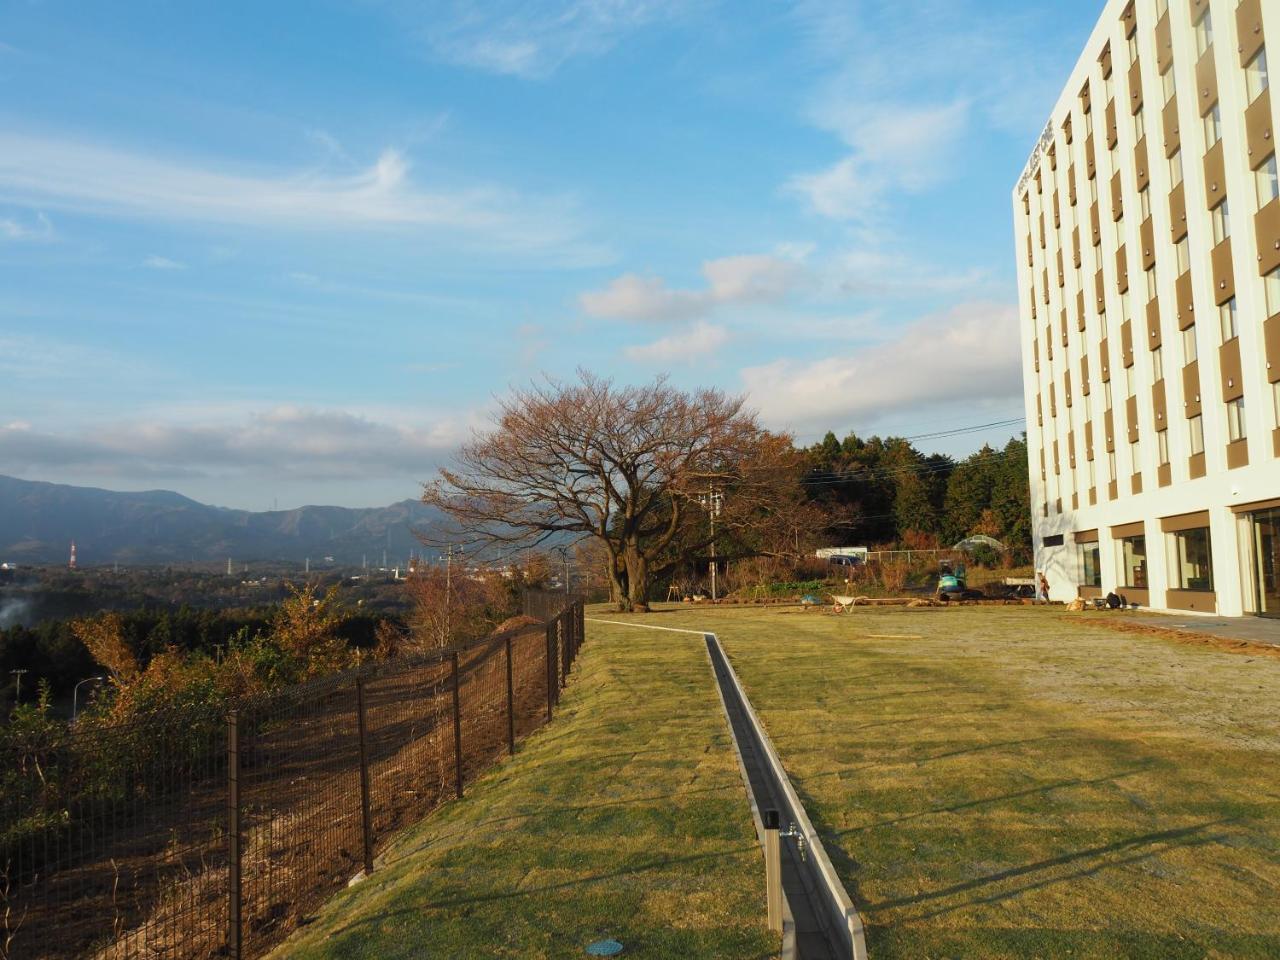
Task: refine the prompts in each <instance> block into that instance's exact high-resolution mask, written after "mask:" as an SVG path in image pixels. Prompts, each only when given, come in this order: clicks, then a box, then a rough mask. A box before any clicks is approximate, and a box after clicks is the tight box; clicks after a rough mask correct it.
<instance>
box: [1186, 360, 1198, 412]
mask: <svg viewBox="0 0 1280 960" xmlns="http://www.w3.org/2000/svg"><path fill="white" fill-rule="evenodd" d="M1201 412H1202V410H1201V404H1200V361H1199V360H1193V361H1191V362H1190V363H1188V364H1187V365H1186V366H1185V367H1183V368H1182V413H1183V416H1185V417H1186V418H1187V419H1188V420H1190V419H1191V418H1192V417H1198V416H1200V414H1201Z"/></svg>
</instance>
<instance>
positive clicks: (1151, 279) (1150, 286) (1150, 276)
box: [1147, 267, 1156, 303]
mask: <svg viewBox="0 0 1280 960" xmlns="http://www.w3.org/2000/svg"><path fill="white" fill-rule="evenodd" d="M1155 298H1156V268H1155V267H1152V268H1151V269H1150V270H1148V271H1147V302H1148V303H1150V302H1151V301H1152V300H1154V299H1155Z"/></svg>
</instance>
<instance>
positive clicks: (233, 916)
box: [227, 710, 243, 960]
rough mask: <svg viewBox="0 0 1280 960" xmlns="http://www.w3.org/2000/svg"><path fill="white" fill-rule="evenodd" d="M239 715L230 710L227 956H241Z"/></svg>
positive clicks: (237, 959)
mask: <svg viewBox="0 0 1280 960" xmlns="http://www.w3.org/2000/svg"><path fill="white" fill-rule="evenodd" d="M240 839H241V837H240V715H239V713H238V712H237V711H235V710H232V711H231V712H230V713H228V714H227V956H229V957H231V960H240V955H241V952H242V947H243V943H242V939H241V930H242V927H241V923H240V907H241V904H242V902H243V899H242V896H241V890H242V879H241V874H242V871H241V864H242V860H243V855H242V851H241V845H240Z"/></svg>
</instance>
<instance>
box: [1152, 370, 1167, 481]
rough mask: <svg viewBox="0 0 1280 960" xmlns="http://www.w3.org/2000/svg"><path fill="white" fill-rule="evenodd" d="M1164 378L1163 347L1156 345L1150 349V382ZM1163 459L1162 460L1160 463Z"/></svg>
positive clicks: (1157, 381) (1156, 381)
mask: <svg viewBox="0 0 1280 960" xmlns="http://www.w3.org/2000/svg"><path fill="white" fill-rule="evenodd" d="M1163 379H1164V348H1163V347H1156V348H1155V349H1154V350H1152V351H1151V382H1152V383H1159V382H1160V381H1161V380H1163ZM1163 462H1164V461H1163V460H1162V461H1161V463H1163Z"/></svg>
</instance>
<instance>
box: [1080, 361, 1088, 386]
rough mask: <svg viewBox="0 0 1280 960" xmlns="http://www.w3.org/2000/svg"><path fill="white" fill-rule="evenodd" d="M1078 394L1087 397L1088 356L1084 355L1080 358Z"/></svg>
mask: <svg viewBox="0 0 1280 960" xmlns="http://www.w3.org/2000/svg"><path fill="white" fill-rule="evenodd" d="M1080 392H1081V393H1082V394H1084V395H1085V396H1086V397H1087V396H1088V395H1089V356H1088V354H1085V355H1084V356H1083V357H1081V358H1080Z"/></svg>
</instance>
